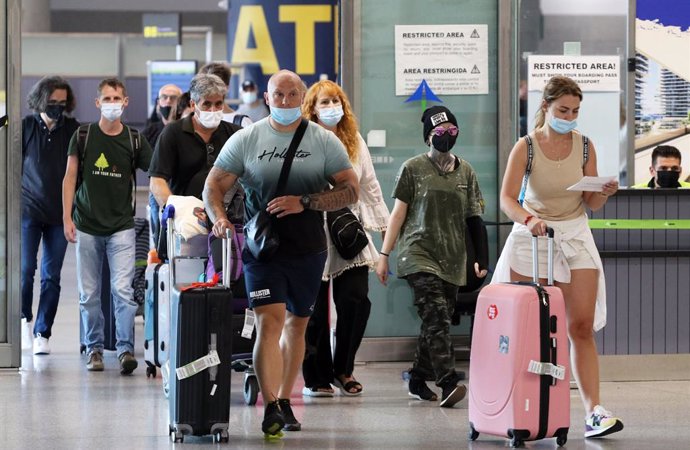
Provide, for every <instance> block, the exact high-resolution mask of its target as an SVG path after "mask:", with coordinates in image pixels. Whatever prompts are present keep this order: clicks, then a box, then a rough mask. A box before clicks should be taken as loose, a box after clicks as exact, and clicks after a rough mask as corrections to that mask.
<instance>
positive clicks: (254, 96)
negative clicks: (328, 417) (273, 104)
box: [237, 80, 270, 122]
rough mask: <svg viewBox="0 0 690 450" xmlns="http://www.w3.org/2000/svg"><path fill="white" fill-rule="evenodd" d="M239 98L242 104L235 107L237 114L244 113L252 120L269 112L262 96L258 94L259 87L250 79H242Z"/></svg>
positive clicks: (258, 118) (259, 118)
mask: <svg viewBox="0 0 690 450" xmlns="http://www.w3.org/2000/svg"><path fill="white" fill-rule="evenodd" d="M240 98H241V99H242V104H241V105H240V106H239V108H237V114H245V115H247V116H249V118H250V119H252V121H254V122H258V121H259V120H261V119H263V118H264V117H268V115H269V114H270V112H269V111H268V106H266V102H265V101H264V98H263V96H261V95H259V87H258V86H257V85H256V83H255V82H253V81H252V80H244V82H243V83H242V87H241V88H240Z"/></svg>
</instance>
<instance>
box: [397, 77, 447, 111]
mask: <svg viewBox="0 0 690 450" xmlns="http://www.w3.org/2000/svg"><path fill="white" fill-rule="evenodd" d="M427 100H430V101H432V102H439V103H443V100H441V99H440V98H438V97H437V96H436V94H434V91H432V90H431V88H430V87H429V85H428V84H427V82H426V80H424V79H423V80H422V82H421V83H419V87H417V90H416V91H414V93H413V94H412V95H410V97H409V98H408V99H407V100H405V103H407V102H419V101H421V102H422V111H424V110H426V102H427Z"/></svg>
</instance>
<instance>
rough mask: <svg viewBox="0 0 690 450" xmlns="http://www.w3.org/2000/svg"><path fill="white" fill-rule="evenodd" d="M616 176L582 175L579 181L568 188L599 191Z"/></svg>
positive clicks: (570, 189) (571, 189)
mask: <svg viewBox="0 0 690 450" xmlns="http://www.w3.org/2000/svg"><path fill="white" fill-rule="evenodd" d="M615 179H616V177H615V176H613V177H582V179H581V180H580V181H578V182H577V183H575V184H573V185H572V186H570V187H569V188H568V190H569V191H591V192H601V191H602V190H603V189H604V185H605V184H606V183H608V182H609V181H613V180H615Z"/></svg>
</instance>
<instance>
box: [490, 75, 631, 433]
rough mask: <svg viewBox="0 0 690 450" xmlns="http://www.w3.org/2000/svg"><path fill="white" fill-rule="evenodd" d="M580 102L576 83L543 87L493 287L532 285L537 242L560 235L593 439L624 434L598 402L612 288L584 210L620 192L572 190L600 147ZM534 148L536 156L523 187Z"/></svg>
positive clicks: (557, 274) (613, 185) (520, 145)
mask: <svg viewBox="0 0 690 450" xmlns="http://www.w3.org/2000/svg"><path fill="white" fill-rule="evenodd" d="M581 101H582V91H581V89H580V87H579V86H578V85H577V83H576V82H575V81H574V80H572V79H570V78H568V77H564V76H555V77H552V78H551V79H550V80H549V81H548V82H547V83H546V85H545V86H544V91H543V95H542V100H541V105H540V108H539V111H538V112H537V116H536V124H535V129H534V130H533V131H532V132H530V133H529V134H528V135H527V136H526V137H525V138H521V139H520V140H519V141H518V142H517V143H516V144H515V145H514V147H513V149H512V151H511V152H510V156H509V158H508V164H507V167H506V172H505V175H504V177H503V185H502V187H501V193H500V201H501V209H502V210H503V212H504V213H505V214H506V215H507V216H508V217H509V218H511V219H512V220H513V221H514V222H515V224H514V226H513V229H512V231H511V233H510V235H509V236H508V240H507V241H506V243H505V246H504V247H503V251H502V253H501V256H500V258H499V261H498V263H497V264H496V269H495V271H494V276H493V277H492V280H491V282H492V283H498V282H505V281H531V280H532V271H533V269H532V263H533V257H532V236H533V235H537V236H544V235H545V234H546V228H547V226H548V227H551V228H553V229H554V234H555V239H554V241H555V242H554V244H555V245H554V268H553V269H554V270H553V276H554V280H555V281H554V283H555V285H556V286H557V287H559V288H560V289H561V291H562V292H563V298H564V300H565V306H566V321H567V325H568V337H569V338H570V344H571V357H572V358H571V360H572V361H571V362H572V365H571V367H572V372H573V374H574V376H575V380H576V381H577V385H578V388H579V393H580V397H581V399H582V403H583V405H584V409H585V411H586V418H585V437H587V438H589V437H601V436H606V435H609V434H611V433H615V432H617V431H620V430H622V429H623V422H622V421H621V420H620V419H618V418H616V417H615V416H614V415H613V414H612V413H611V412H609V411H607V410H606V409H604V408H603V407H602V406H601V404H600V402H601V399H600V396H599V361H598V355H597V348H596V342H595V339H594V331H597V330H599V329H601V328H602V327H603V326H604V325H605V323H606V289H605V285H604V281H605V280H604V270H603V265H602V263H601V258H600V256H599V252H598V250H597V247H596V244H595V242H594V238H593V236H592V231H591V230H590V228H589V224H588V217H587V212H586V209H591V210H593V211H596V210H598V209H600V208H601V207H602V206H604V204H605V203H606V200H607V199H608V197H610V196H611V195H614V194H615V193H616V191H617V190H618V182H617V181H612V182H609V183H606V184H605V185H604V186H603V189H602V191H601V192H579V191H569V190H567V188H568V186H570V185H572V184H575V183H576V182H577V181H579V180H580V179H581V178H582V177H583V176H597V152H596V149H595V147H594V144H593V143H592V141H591V140H589V139H587V140H585V137H583V136H582V135H581V134H580V133H579V132H578V131H576V126H577V122H576V119H577V117H578V114H579V111H580V103H581ZM530 142H531V144H532V156H533V158H532V163H531V172H530V175H529V177H528V178H527V180H526V182H525V173H526V167H527V162H528V151H529V148H530ZM585 143H588V145H587V146H585ZM585 149H587V151H586V152H585ZM521 192H522V194H521ZM538 248H539V252H540V255H539V258H538V259H539V266H540V267H539V273H540V282H541V283H546V275H547V273H546V272H547V255H546V253H547V250H546V249H547V245H546V244H545V243H543V244H541V245H539V247H538Z"/></svg>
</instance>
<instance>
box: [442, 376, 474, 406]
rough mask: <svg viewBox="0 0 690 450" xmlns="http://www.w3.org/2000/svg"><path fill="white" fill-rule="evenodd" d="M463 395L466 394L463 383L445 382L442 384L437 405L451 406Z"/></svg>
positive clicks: (463, 396)
mask: <svg viewBox="0 0 690 450" xmlns="http://www.w3.org/2000/svg"><path fill="white" fill-rule="evenodd" d="M465 395H467V387H466V386H465V385H464V384H456V382H452V383H446V384H445V385H444V386H443V393H442V394H441V403H440V404H439V406H442V407H444V408H452V407H453V406H454V405H455V404H456V403H457V402H459V401H460V400H462V399H463V398H465Z"/></svg>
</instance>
